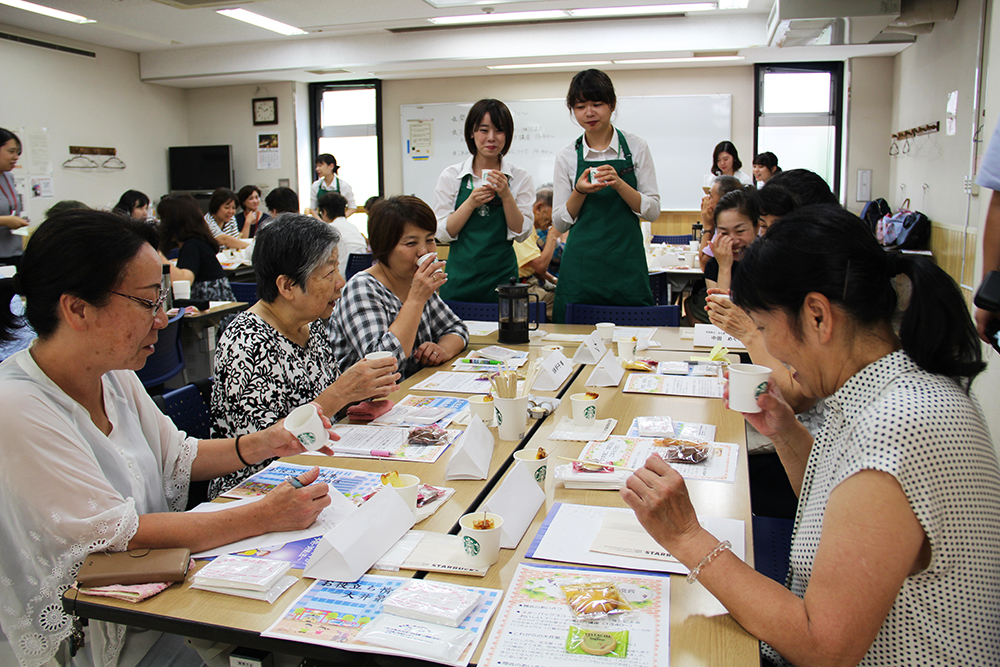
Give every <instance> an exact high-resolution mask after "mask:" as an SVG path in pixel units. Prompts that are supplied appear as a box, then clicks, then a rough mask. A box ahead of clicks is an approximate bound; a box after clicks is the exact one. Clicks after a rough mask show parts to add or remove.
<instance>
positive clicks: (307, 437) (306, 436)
mask: <svg viewBox="0 0 1000 667" xmlns="http://www.w3.org/2000/svg"><path fill="white" fill-rule="evenodd" d="M295 437H296V438H298V439H299V442H301V443H302V446H303V447H305V448H306V449H308V448H310V447H312V446H313V445H315V444H316V436H314V435H313V434H312V433H308V432H307V433H299V434H298V435H297V436H295Z"/></svg>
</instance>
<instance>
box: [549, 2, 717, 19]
mask: <svg viewBox="0 0 1000 667" xmlns="http://www.w3.org/2000/svg"><path fill="white" fill-rule="evenodd" d="M716 8H717V5H716V3H714V2H689V3H685V4H675V5H643V6H640V7H592V8H589V9H567V10H566V11H567V12H568V13H569V15H570V16H572V17H573V18H580V19H584V18H586V19H591V18H604V17H608V16H650V15H655V14H686V13H687V12H707V11H711V10H713V9H716Z"/></svg>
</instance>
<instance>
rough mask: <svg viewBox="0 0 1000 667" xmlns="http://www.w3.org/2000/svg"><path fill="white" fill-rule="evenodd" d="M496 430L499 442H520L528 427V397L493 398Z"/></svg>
mask: <svg viewBox="0 0 1000 667" xmlns="http://www.w3.org/2000/svg"><path fill="white" fill-rule="evenodd" d="M493 405H494V406H495V407H496V410H495V414H496V418H497V430H498V433H497V434H498V435H499V436H500V439H501V440H520V439H521V438H523V437H524V433H525V431H526V430H527V427H528V397H527V396H520V397H518V398H498V397H496V396H494V397H493Z"/></svg>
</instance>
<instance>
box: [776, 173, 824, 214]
mask: <svg viewBox="0 0 1000 667" xmlns="http://www.w3.org/2000/svg"><path fill="white" fill-rule="evenodd" d="M771 185H780V186H781V187H783V188H785V189H786V190H788V191H789V192H791V193H792V194H793V195H795V196H796V197H798V200H799V203H800V204H802V205H803V206H813V205H816V204H835V205H838V206H839V205H840V202H839V201H838V200H837V195H835V194H833V191H832V190H830V186H829V185H827V183H826V181H824V180H823V177H822V176H820V175H819V174H817V173H816V172H813V171H809V170H808V169H789V170H788V171H782V172H779V173H777V174H775V175H774V176H772V177H771V178H770V180H768V182H767V186H765V187H768V186H771Z"/></svg>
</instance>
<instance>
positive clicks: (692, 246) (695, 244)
mask: <svg viewBox="0 0 1000 667" xmlns="http://www.w3.org/2000/svg"><path fill="white" fill-rule="evenodd" d="M688 250H690V251H691V252H695V253H696V252H698V251H699V250H701V243H700V242H699V241H695V240H694V239H692V240H690V241H688Z"/></svg>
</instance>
